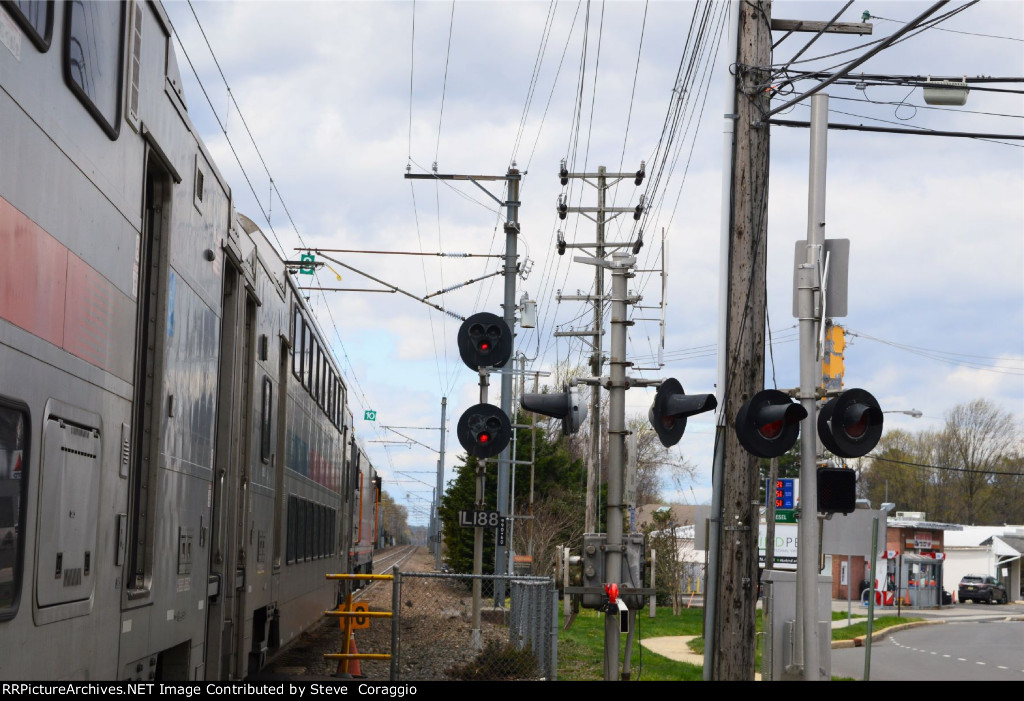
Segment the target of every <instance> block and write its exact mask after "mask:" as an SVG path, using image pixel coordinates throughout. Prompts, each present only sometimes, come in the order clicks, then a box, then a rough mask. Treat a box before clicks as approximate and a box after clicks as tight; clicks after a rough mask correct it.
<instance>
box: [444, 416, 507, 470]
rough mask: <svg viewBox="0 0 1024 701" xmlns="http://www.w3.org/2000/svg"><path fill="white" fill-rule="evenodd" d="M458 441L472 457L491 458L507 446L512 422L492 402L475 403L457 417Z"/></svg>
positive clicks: (456, 430)
mask: <svg viewBox="0 0 1024 701" xmlns="http://www.w3.org/2000/svg"><path fill="white" fill-rule="evenodd" d="M455 432H456V435H458V437H459V443H460V444H461V445H462V447H463V448H465V449H466V452H467V453H469V454H470V455H472V456H473V457H474V458H493V457H494V456H495V455H497V454H498V453H500V452H501V451H503V450H504V449H505V448H506V447H508V443H509V441H510V440H511V439H512V422H511V421H509V419H508V416H507V415H506V414H505V412H504V411H502V410H501V409H500V408H499V407H496V406H494V405H493V404H476V405H474V406H471V407H470V408H468V409H466V411H465V412H464V413H463V414H462V416H461V417H459V423H458V426H457V427H456V429H455Z"/></svg>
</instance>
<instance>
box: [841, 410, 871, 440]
mask: <svg viewBox="0 0 1024 701" xmlns="http://www.w3.org/2000/svg"><path fill="white" fill-rule="evenodd" d="M867 416H868V415H867V412H864V413H863V414H861V415H860V419H858V420H857V422H856V423H852V424H849V425H848V426H846V435H848V436H849V437H850V438H860V437H861V436H863V435H864V434H865V433H866V432H867V430H868V419H867Z"/></svg>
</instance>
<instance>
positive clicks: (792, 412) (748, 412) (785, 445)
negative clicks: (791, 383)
mask: <svg viewBox="0 0 1024 701" xmlns="http://www.w3.org/2000/svg"><path fill="white" fill-rule="evenodd" d="M806 418H807V410H806V409H804V408H803V407H802V406H800V405H799V404H797V403H796V402H794V401H793V400H792V399H791V398H790V397H789V396H788V395H787V394H785V393H783V392H780V391H779V390H777V389H765V390H761V391H760V392H758V393H757V394H755V395H754V396H753V397H751V398H750V401H748V402H747V403H746V404H744V405H743V406H742V407H740V411H739V413H738V414H736V437H737V438H738V439H739V441H740V445H742V446H743V448H744V449H745V450H746V451H747V452H748V453H751V454H753V455H756V456H757V457H759V458H777V457H779V456H780V455H783V454H784V453H785V452H786V451H788V450H789V449H790V448H792V447H793V444H794V443H796V438H797V436H798V435H800V422H801V421H803V420H804V419H806Z"/></svg>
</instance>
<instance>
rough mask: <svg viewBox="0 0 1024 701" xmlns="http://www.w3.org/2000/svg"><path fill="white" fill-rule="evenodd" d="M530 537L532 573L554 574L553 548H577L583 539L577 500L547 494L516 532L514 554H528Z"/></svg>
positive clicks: (554, 556)
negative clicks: (560, 546)
mask: <svg viewBox="0 0 1024 701" xmlns="http://www.w3.org/2000/svg"><path fill="white" fill-rule="evenodd" d="M531 534H532V536H533V544H532V545H533V552H532V553H531V555H532V556H533V573H534V574H538V575H545V574H550V573H551V572H553V571H554V567H555V558H556V556H557V552H556V547H557V546H559V545H569V546H570V547H572V546H576V547H578V546H579V545H580V543H582V539H583V520H582V519H581V518H580V514H579V506H578V499H575V498H573V497H569V496H567V495H563V494H557V493H556V494H547V495H545V496H543V497H541V498H540V499H538V500H537V501H535V502H534V504H533V519H532V520H531V522H530V523H529V524H527V525H526V526H525V527H523V528H517V529H516V531H515V546H516V552H520V553H529V552H530V536H531Z"/></svg>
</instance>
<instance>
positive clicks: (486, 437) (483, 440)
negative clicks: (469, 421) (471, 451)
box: [477, 433, 491, 443]
mask: <svg viewBox="0 0 1024 701" xmlns="http://www.w3.org/2000/svg"><path fill="white" fill-rule="evenodd" d="M477 440H478V441H480V442H481V443H486V442H487V441H489V440H491V437H490V436H489V435H487V434H486V433H481V434H480V435H479V436H477Z"/></svg>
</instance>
